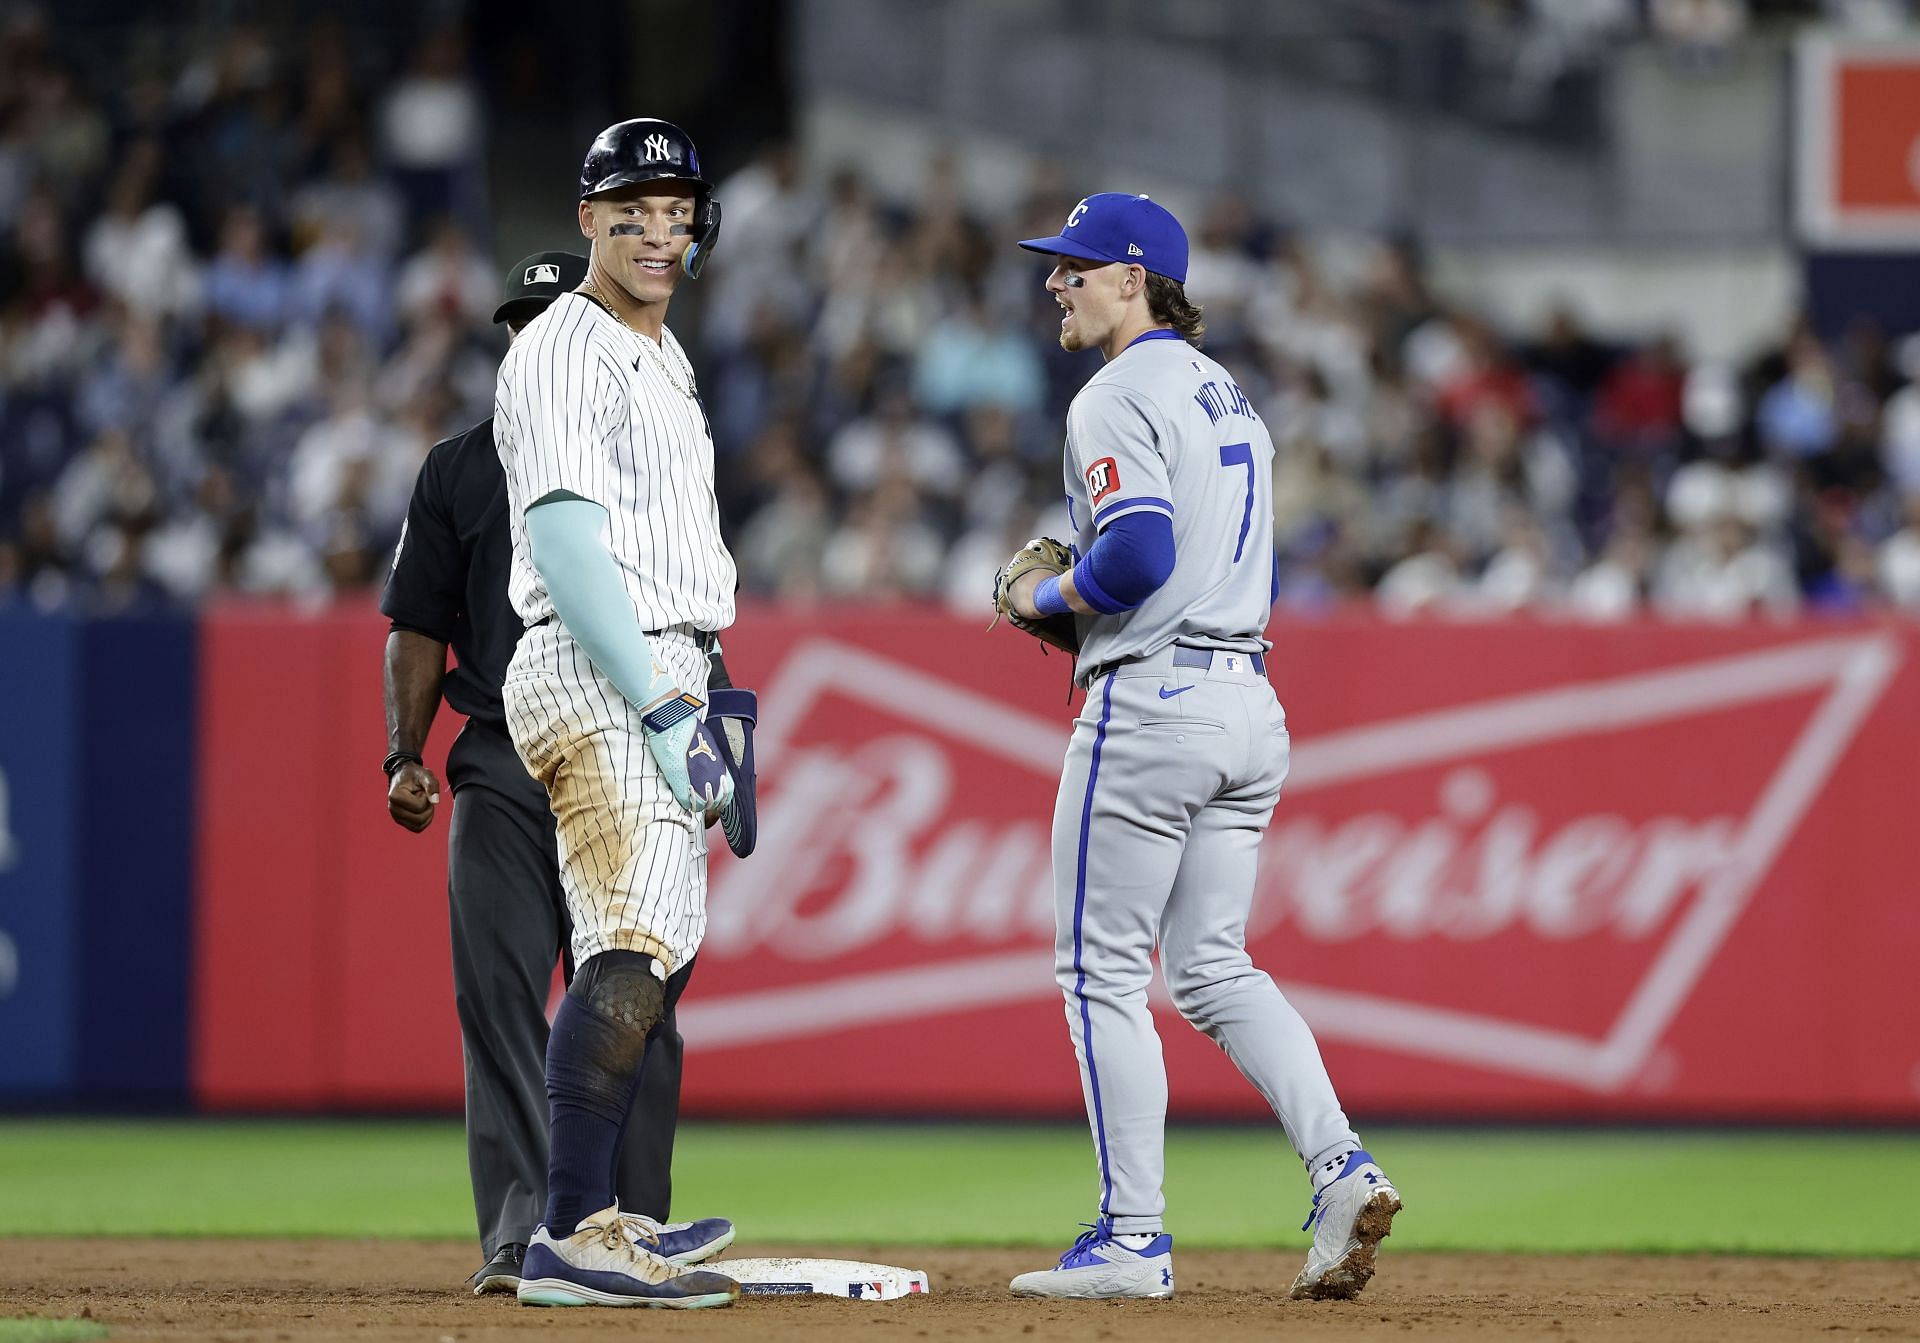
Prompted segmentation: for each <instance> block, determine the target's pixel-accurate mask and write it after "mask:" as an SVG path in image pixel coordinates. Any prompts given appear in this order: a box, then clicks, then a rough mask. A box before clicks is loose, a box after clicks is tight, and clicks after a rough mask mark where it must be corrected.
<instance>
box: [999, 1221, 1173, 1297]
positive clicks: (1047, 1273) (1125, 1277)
mask: <svg viewBox="0 0 1920 1343" xmlns="http://www.w3.org/2000/svg"><path fill="white" fill-rule="evenodd" d="M1013 1294H1014V1295H1015V1296H1056V1297H1072V1298H1077V1299H1081V1300H1105V1299H1110V1298H1113V1297H1144V1298H1149V1299H1154V1300H1163V1299H1165V1298H1167V1297H1170V1296H1172V1295H1173V1237H1172V1236H1169V1235H1167V1234H1166V1233H1165V1232H1161V1233H1160V1234H1159V1235H1157V1236H1155V1237H1154V1238H1153V1240H1152V1241H1150V1242H1148V1244H1147V1246H1146V1247H1145V1248H1144V1249H1140V1250H1130V1249H1128V1248H1127V1247H1126V1246H1125V1245H1123V1244H1121V1243H1120V1242H1119V1241H1118V1240H1117V1239H1115V1237H1114V1233H1113V1223H1112V1222H1110V1221H1108V1220H1107V1219H1106V1218H1104V1217H1103V1218H1101V1219H1100V1220H1099V1221H1098V1222H1095V1223H1094V1224H1093V1225H1092V1226H1091V1227H1089V1228H1088V1230H1087V1233H1086V1234H1085V1235H1083V1236H1081V1237H1080V1239H1079V1240H1076V1241H1075V1242H1074V1243H1073V1248H1072V1249H1070V1250H1068V1251H1067V1252H1066V1253H1065V1254H1063V1255H1061V1256H1060V1263H1059V1266H1058V1267H1056V1268H1045V1269H1041V1270H1040V1271H1039V1272H1037V1273H1022V1274H1021V1275H1020V1276H1019V1277H1017V1278H1015V1279H1014V1280H1013Z"/></svg>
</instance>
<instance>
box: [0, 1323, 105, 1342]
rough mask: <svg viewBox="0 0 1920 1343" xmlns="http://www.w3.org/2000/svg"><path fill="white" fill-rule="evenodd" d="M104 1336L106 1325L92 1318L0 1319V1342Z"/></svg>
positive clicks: (64, 1339)
mask: <svg viewBox="0 0 1920 1343" xmlns="http://www.w3.org/2000/svg"><path fill="white" fill-rule="evenodd" d="M106 1336H107V1327H106V1326H105V1325H104V1324H95V1323H94V1322H93V1321H92V1320H33V1319H22V1318H15V1317H8V1318H6V1319H0V1343H86V1340H87V1339H92V1338H105V1337H106Z"/></svg>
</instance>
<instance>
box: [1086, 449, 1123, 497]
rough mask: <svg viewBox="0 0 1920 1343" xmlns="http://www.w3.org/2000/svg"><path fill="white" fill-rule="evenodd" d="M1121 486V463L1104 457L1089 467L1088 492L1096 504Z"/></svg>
mask: <svg viewBox="0 0 1920 1343" xmlns="http://www.w3.org/2000/svg"><path fill="white" fill-rule="evenodd" d="M1119 488H1120V464H1119V463H1118V462H1116V461H1114V460H1113V458H1111V457H1102V458H1101V459H1100V460H1099V461H1097V462H1095V463H1094V464H1093V465H1092V466H1090V467H1088V468H1087V494H1088V496H1089V497H1090V498H1091V499H1092V500H1093V502H1094V503H1095V504H1098V503H1099V502H1100V501H1101V500H1102V499H1104V498H1106V497H1107V496H1108V495H1109V494H1112V493H1113V492H1114V491H1115V490H1117V489H1119Z"/></svg>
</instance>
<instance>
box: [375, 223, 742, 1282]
mask: <svg viewBox="0 0 1920 1343" xmlns="http://www.w3.org/2000/svg"><path fill="white" fill-rule="evenodd" d="M586 273H587V261H586V258H585V257H581V256H575V255H573V254H571V253H568V252H540V253H536V254H535V255H533V256H530V257H527V258H526V259H525V260H523V261H521V262H520V263H519V264H518V265H516V266H515V267H514V268H513V271H512V273H511V274H510V275H509V276H508V282H507V297H506V299H505V301H504V302H502V303H501V305H500V307H499V308H498V310H496V311H495V313H494V315H493V320H494V321H495V322H505V323H506V324H507V325H508V328H509V329H510V330H511V331H512V332H513V333H514V334H516V335H517V334H518V333H519V330H520V328H521V327H523V326H525V325H526V324H527V323H528V322H531V321H532V320H533V319H534V318H535V317H538V316H539V315H540V314H541V313H542V312H543V311H545V310H546V307H547V305H548V304H549V303H551V302H553V301H554V300H555V299H556V298H558V297H560V295H562V294H564V293H565V292H567V291H568V290H570V289H572V288H574V287H575V286H576V285H578V284H579V283H580V282H581V281H582V280H583V279H585V278H586ZM511 559H512V543H511V541H510V540H509V539H508V534H507V481H506V475H505V473H504V471H503V470H502V469H501V466H500V458H499V456H498V455H497V453H496V452H495V450H494V443H493V421H492V419H491V418H488V419H485V420H482V421H481V422H480V423H479V424H476V425H474V426H473V428H471V429H469V430H467V431H466V432H465V433H463V434H460V435H458V436H457V437H454V438H450V439H448V440H446V441H445V442H443V443H439V444H436V445H435V446H434V448H433V450H432V451H431V452H430V453H428V454H427V459H426V461H425V462H423V463H422V464H421V467H420V476H419V479H418V480H417V481H416V482H415V484H414V487H413V499H412V502H411V503H410V504H409V505H408V508H407V520H406V526H405V528H404V530H403V531H402V532H401V534H400V544H399V547H398V548H397V549H396V551H395V553H394V559H393V569H392V572H391V573H390V574H389V575H388V578H387V586H386V591H385V593H384V594H383V595H382V597H381V600H380V610H381V611H382V612H383V613H384V614H385V615H386V616H387V617H388V619H390V620H391V621H392V622H393V624H392V629H391V631H390V632H389V633H388V635H387V647H386V668H385V688H386V712H387V746H388V750H389V752H390V754H389V755H388V756H387V758H386V761H385V763H384V765H383V767H382V768H383V769H384V771H385V773H386V775H387V778H388V780H389V783H388V789H387V810H388V811H389V813H390V814H391V815H392V816H393V819H394V820H395V821H397V822H398V823H399V824H401V825H403V826H405V827H406V828H407V829H409V830H413V831H421V830H425V829H426V828H427V826H429V825H430V824H432V822H433V815H434V810H435V808H436V806H437V805H438V803H439V801H440V784H439V781H438V780H436V779H435V778H434V775H433V771H432V770H430V769H429V768H428V767H427V765H426V763H425V761H424V760H423V759H422V757H421V751H422V749H423V748H424V746H425V745H426V740H427V730H428V728H429V727H431V726H432V724H433V717H434V712H435V710H437V709H438V708H439V704H440V699H441V697H442V695H444V696H445V698H446V701H447V703H448V704H449V705H451V706H452V707H453V709H454V711H455V712H457V713H461V714H464V715H466V719H467V722H466V726H465V727H463V728H462V729H461V731H460V736H459V739H458V740H457V741H455V743H454V746H453V749H452V750H451V751H450V752H449V753H448V755H447V782H448V783H449V784H451V785H452V787H453V792H454V797H455V800H456V805H455V807H454V809H453V821H452V825H451V832H450V834H449V835H448V839H447V849H448V864H447V867H448V871H447V903H448V907H449V913H450V915H451V921H452V925H453V991H454V999H455V1002H456V1003H457V1005H458V1008H459V1014H460V1038H461V1042H462V1046H463V1052H464V1055H465V1064H466V1084H467V1097H466V1100H467V1105H466V1113H467V1163H468V1166H469V1168H470V1170H471V1174H472V1178H473V1204H474V1211H475V1213H476V1214H477V1216H478V1220H479V1226H480V1245H481V1250H482V1253H483V1254H484V1255H485V1256H486V1260H487V1262H486V1263H485V1264H484V1265H483V1266H482V1267H481V1269H480V1270H479V1271H478V1272H477V1273H475V1274H474V1275H473V1277H472V1278H471V1279H470V1282H471V1284H472V1286H473V1289H474V1292H475V1294H476V1295H478V1294H482V1293H487V1292H511V1291H513V1290H515V1289H516V1288H517V1287H518V1286H519V1282H520V1260H521V1256H522V1255H523V1254H524V1252H525V1248H526V1242H527V1239H528V1237H529V1236H530V1235H531V1234H532V1233H533V1229H534V1227H535V1226H536V1225H538V1224H539V1222H540V1218H541V1216H542V1214H543V1212H544V1209H545V1205H546V1196H547V1195H546V1189H547V1097H546V1079H545V1057H546V1049H547V1016H546V1005H547V992H548V989H549V987H550V985H551V983H552V979H553V967H554V965H555V963H556V962H558V961H560V960H561V958H562V957H563V956H564V955H565V952H566V947H567V944H568V928H567V914H566V902H565V899H564V897H563V896H562V894H561V891H560V864H559V855H558V850H557V848H556V845H555V839H554V822H553V815H552V813H551V812H550V811H549V810H548V808H547V795H546V792H545V791H544V790H543V789H542V788H541V787H540V784H539V783H538V782H537V781H536V780H535V779H534V778H533V777H532V776H531V775H529V774H528V773H527V768H526V766H525V765H523V764H522V763H521V762H520V757H519V755H518V754H517V753H516V752H515V750H514V748H513V742H512V740H511V739H510V738H509V737H508V735H507V724H506V711H505V709H504V707H503V705H502V702H501V694H500V685H501V682H502V680H503V679H504V678H505V676H506V671H507V663H508V661H509V660H510V659H511V658H512V656H513V649H514V645H515V643H517V642H518V640H519V638H520V632H521V622H520V617H519V616H518V615H517V614H515V612H514V610H513V607H512V605H511V604H510V603H509V602H508V600H507V573H508V568H509V564H510V562H511ZM449 646H451V647H452V649H453V653H454V657H455V659H456V665H455V666H454V668H453V669H452V670H451V671H449V670H448V669H447V649H448V647H449ZM711 673H712V674H711V677H710V679H709V682H708V685H709V689H710V690H711V689H715V688H724V687H729V686H730V685H731V682H730V681H729V680H728V679H727V673H726V665H725V663H723V662H722V661H721V660H720V654H719V652H718V651H717V650H716V651H715V652H714V653H713V655H712V664H711ZM733 693H734V694H750V692H733ZM730 754H731V753H730ZM748 786H750V784H749V785H748ZM736 847H737V846H736ZM572 970H573V967H572V965H571V964H570V963H569V964H568V965H567V966H566V973H567V975H568V977H569V978H571V977H572ZM692 973H693V963H692V962H689V963H688V964H687V965H686V966H685V967H684V968H683V969H682V970H681V971H680V972H679V973H678V974H676V975H674V976H673V978H672V979H671V980H669V981H668V984H667V1004H666V1005H667V1014H666V1019H665V1021H664V1022H663V1023H662V1025H661V1027H660V1030H659V1033H658V1034H657V1035H656V1036H655V1037H654V1040H653V1042H652V1044H651V1045H650V1046H649V1048H648V1051H647V1058H646V1066H645V1070H644V1072H643V1074H642V1077H641V1083H640V1090H639V1092H638V1094H637V1096H636V1098H635V1101H634V1104H635V1105H636V1106H637V1107H638V1109H639V1113H638V1115H637V1116H636V1117H637V1118H638V1119H639V1121H640V1122H637V1123H633V1124H630V1125H629V1126H628V1128H627V1136H626V1143H625V1146H624V1147H623V1149H622V1150H621V1153H620V1169H619V1172H618V1177H617V1180H616V1188H617V1191H618V1194H619V1199H620V1207H621V1209H622V1210H623V1211H625V1212H629V1213H639V1214H641V1215H643V1216H645V1217H648V1218H652V1219H654V1220H655V1221H656V1222H661V1223H664V1222H665V1220H666V1217H667V1209H668V1205H669V1202H670V1200H671V1197H672V1191H673V1174H672V1167H673V1138H674V1126H675V1122H676V1120H677V1118H678V1114H679V1108H680V1066H681V1052H682V1043H681V1039H680V1033H679V1031H678V1029H677V1028H676V1026H675V1022H674V1004H675V1003H676V1001H677V1000H678V999H679V997H680V994H681V991H682V990H684V989H685V988H686V983H687V979H688V977H689V976H690V975H691V974H692ZM654 1229H655V1230H656V1231H660V1232H663V1233H667V1234H662V1235H661V1236H660V1241H661V1243H660V1244H659V1245H658V1246H657V1247H655V1248H656V1249H657V1250H658V1252H659V1253H662V1254H663V1255H674V1251H675V1250H678V1251H681V1254H679V1255H674V1257H681V1258H684V1259H685V1260H686V1261H688V1262H694V1261H696V1260H697V1259H698V1258H704V1257H705V1256H706V1255H709V1254H715V1253H718V1252H719V1250H720V1249H722V1248H724V1247H725V1245H726V1243H727V1242H730V1241H731V1240H732V1238H733V1228H732V1224H731V1223H727V1222H725V1221H723V1220H722V1219H719V1218H709V1219H705V1220H703V1221H701V1222H698V1223H691V1224H686V1225H676V1226H673V1227H659V1228H654ZM681 1241H688V1242H689V1243H688V1244H684V1245H683V1244H679V1243H678V1242H681ZM693 1241H698V1242H699V1243H698V1244H693V1243H691V1242H693Z"/></svg>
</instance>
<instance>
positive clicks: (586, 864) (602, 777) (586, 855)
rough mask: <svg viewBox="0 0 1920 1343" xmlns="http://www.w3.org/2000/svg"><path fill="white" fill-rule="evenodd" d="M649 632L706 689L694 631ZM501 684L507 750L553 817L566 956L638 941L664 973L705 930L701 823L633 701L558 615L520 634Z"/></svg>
mask: <svg viewBox="0 0 1920 1343" xmlns="http://www.w3.org/2000/svg"><path fill="white" fill-rule="evenodd" d="M652 642H653V655H654V658H655V659H656V660H657V661H658V662H660V664H661V665H662V666H664V667H665V668H666V669H667V670H668V671H669V672H670V673H671V674H672V676H673V679H674V681H675V683H676V684H678V685H679V686H680V688H681V689H683V690H691V691H693V692H694V693H696V694H700V695H702V696H704V695H705V692H706V685H707V665H708V664H707V655H706V653H705V652H704V651H703V650H702V649H701V647H700V645H699V644H698V643H696V642H695V641H694V639H693V637H692V636H691V635H689V634H686V633H682V632H680V631H678V630H666V631H662V632H660V633H658V634H655V635H653V636H652ZM502 690H503V693H504V695H505V698H506V707H507V728H508V731H509V733H510V734H511V735H512V737H513V744H514V749H515V750H517V751H518V752H519V754H520V760H521V763H523V764H524V765H526V767H527V771H528V772H529V773H530V774H532V775H533V777H534V778H536V779H538V780H539V781H540V783H541V785H542V786H543V787H544V788H545V789H546V790H547V805H548V806H549V807H551V808H552V810H553V815H554V820H555V821H556V822H557V823H558V824H557V831H558V835H559V841H560V886H561V889H562V891H563V892H564V893H565V895H566V899H567V912H568V915H569V916H570V917H571V918H572V921H573V963H574V964H575V965H584V964H586V962H587V959H588V958H589V957H591V956H596V955H598V954H599V953H601V952H603V951H616V950H618V951H638V952H641V953H643V954H645V955H649V956H653V957H655V958H656V959H658V960H659V961H660V962H661V963H662V966H663V968H664V969H665V971H666V973H667V974H669V975H671V974H672V973H674V971H676V970H678V969H679V968H680V967H681V966H683V965H685V964H686V963H687V962H688V961H690V960H692V959H693V955H694V953H695V952H696V951H698V950H699V949H700V942H701V939H702V938H704V937H705V936H706V932H707V836H706V826H705V824H704V821H703V818H701V817H699V816H697V815H695V814H693V813H691V812H688V811H687V810H686V809H685V808H683V807H682V806H681V805H680V804H679V802H677V801H676V800H675V799H674V796H673V793H672V791H671V790H670V789H669V788H668V787H667V783H666V780H665V779H664V778H663V777H662V776H661V774H660V767H659V766H658V765H657V764H655V763H654V759H653V753H652V752H651V751H649V750H648V749H647V743H646V737H645V734H644V731H643V729H642V728H641V726H640V711H639V710H638V709H636V708H634V707H633V706H632V705H631V704H629V703H628V702H627V701H626V699H625V698H624V697H623V696H622V695H621V694H620V692H619V691H618V690H617V689H615V688H614V685H613V683H612V682H611V681H609V680H607V678H606V677H604V676H602V675H601V674H600V672H599V670H598V669H597V668H596V667H594V665H593V664H592V662H591V661H590V660H589V659H588V658H587V655H586V653H585V651H584V650H582V649H581V647H580V646H579V645H578V644H576V643H575V642H574V641H573V638H572V636H571V635H569V634H568V633H567V632H566V630H565V628H564V627H563V626H562V625H561V624H560V622H559V621H558V620H557V619H555V620H551V621H549V622H548V623H546V624H545V625H535V626H533V627H532V628H530V629H528V630H527V631H526V633H524V634H522V635H521V636H520V643H519V646H518V647H517V648H515V650H514V654H513V661H512V662H511V663H510V664H509V665H508V668H507V677H506V682H505V684H504V686H503V687H502Z"/></svg>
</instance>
